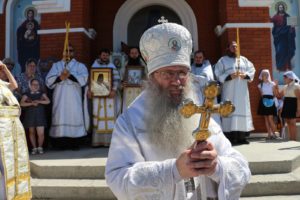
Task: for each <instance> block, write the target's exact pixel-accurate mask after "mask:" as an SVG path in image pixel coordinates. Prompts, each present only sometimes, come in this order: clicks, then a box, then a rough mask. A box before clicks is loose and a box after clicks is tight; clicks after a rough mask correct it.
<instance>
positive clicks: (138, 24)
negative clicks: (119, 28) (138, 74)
mask: <svg viewBox="0 0 300 200" xmlns="http://www.w3.org/2000/svg"><path fill="white" fill-rule="evenodd" d="M162 18H164V19H166V20H168V22H174V23H177V24H182V22H181V19H180V18H179V16H178V15H177V14H176V13H175V12H174V11H173V10H171V9H169V8H167V7H164V6H157V5H155V6H148V7H146V8H143V9H141V10H139V11H138V12H137V13H135V14H134V15H133V16H132V18H131V19H130V21H129V24H128V28H127V44H128V45H129V46H138V45H139V41H140V38H141V36H142V34H143V33H144V32H145V30H147V29H148V28H150V27H152V26H154V25H156V24H158V23H159V20H160V19H162Z"/></svg>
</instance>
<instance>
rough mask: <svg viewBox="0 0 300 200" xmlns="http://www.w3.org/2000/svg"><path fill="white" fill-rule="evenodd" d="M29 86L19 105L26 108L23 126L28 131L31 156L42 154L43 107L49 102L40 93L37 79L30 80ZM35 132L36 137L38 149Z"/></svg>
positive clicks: (44, 117) (44, 95)
mask: <svg viewBox="0 0 300 200" xmlns="http://www.w3.org/2000/svg"><path fill="white" fill-rule="evenodd" d="M29 86H30V87H29V88H30V91H29V92H26V93H25V94H24V95H23V96H22V99H21V103H20V104H21V106H23V107H26V109H25V116H24V121H23V124H24V127H25V128H28V129H29V139H30V142H31V145H32V147H33V148H32V151H31V154H36V153H39V154H42V153H44V151H43V143H44V128H45V126H46V125H47V124H46V115H45V110H44V109H45V108H44V105H46V104H49V103H50V100H49V98H48V97H47V95H46V94H45V93H42V92H41V91H40V83H39V81H38V80H37V79H32V80H31V81H30V85H29ZM35 132H37V136H38V147H37V145H36V137H35Z"/></svg>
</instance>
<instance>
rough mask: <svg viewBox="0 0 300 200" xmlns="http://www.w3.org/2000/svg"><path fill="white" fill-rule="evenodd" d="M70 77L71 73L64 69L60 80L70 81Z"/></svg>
mask: <svg viewBox="0 0 300 200" xmlns="http://www.w3.org/2000/svg"><path fill="white" fill-rule="evenodd" d="M69 76H70V72H69V71H68V70H67V69H64V70H63V71H62V72H61V74H60V76H59V78H60V79H61V80H62V81H64V80H66V79H68V77H69Z"/></svg>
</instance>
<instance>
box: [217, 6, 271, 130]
mask: <svg viewBox="0 0 300 200" xmlns="http://www.w3.org/2000/svg"><path fill="white" fill-rule="evenodd" d="M219 3H220V4H219V22H220V24H221V25H222V26H223V25H224V24H225V23H266V22H269V9H268V8H255V7H252V8H243V7H238V0H219ZM224 8H225V9H224ZM232 40H236V29H235V28H230V29H227V30H226V31H225V33H223V35H222V36H221V41H220V46H221V49H222V52H225V49H226V46H227V44H228V42H229V41H232ZM240 46H241V55H243V56H245V57H247V58H248V59H249V60H250V61H252V62H253V64H254V66H255V68H256V74H255V78H254V81H253V82H251V83H250V84H249V93H250V103H251V110H252V116H253V120H254V127H255V132H265V131H266V129H265V124H264V119H263V117H261V116H258V115H256V112H257V107H258V103H259V97H260V94H259V91H258V89H257V85H258V83H259V82H258V76H259V72H260V70H261V69H269V70H270V71H272V52H271V30H270V29H269V28H241V29H240Z"/></svg>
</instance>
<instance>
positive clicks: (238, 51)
mask: <svg viewBox="0 0 300 200" xmlns="http://www.w3.org/2000/svg"><path fill="white" fill-rule="evenodd" d="M236 45H237V49H236V58H237V72H236V74H237V76H239V75H240V74H241V72H240V63H241V48H240V29H239V28H236Z"/></svg>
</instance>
